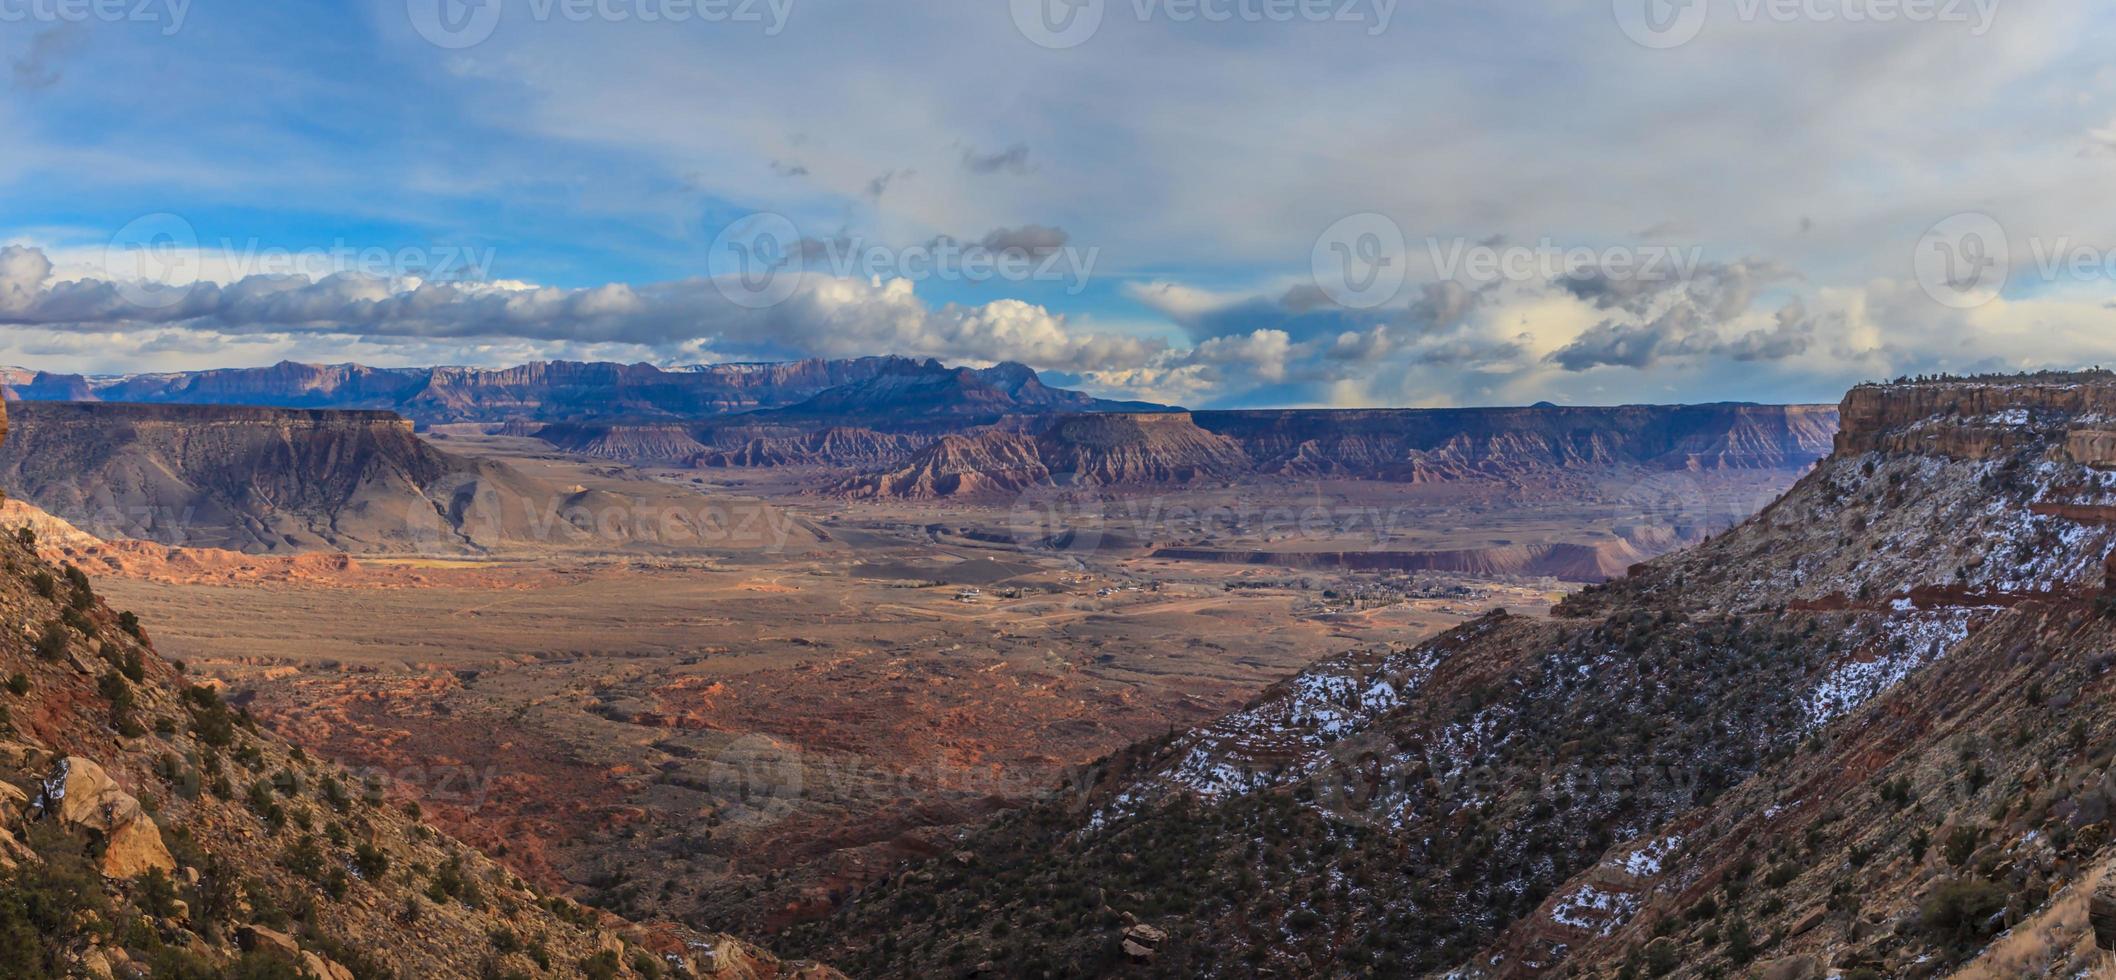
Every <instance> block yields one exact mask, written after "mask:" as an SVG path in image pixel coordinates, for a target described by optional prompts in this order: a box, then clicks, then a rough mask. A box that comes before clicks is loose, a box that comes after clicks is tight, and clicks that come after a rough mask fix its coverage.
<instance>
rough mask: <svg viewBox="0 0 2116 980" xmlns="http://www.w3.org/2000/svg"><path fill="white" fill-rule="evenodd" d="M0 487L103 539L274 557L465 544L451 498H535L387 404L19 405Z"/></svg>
mask: <svg viewBox="0 0 2116 980" xmlns="http://www.w3.org/2000/svg"><path fill="white" fill-rule="evenodd" d="M14 415H15V419H14V424H15V429H14V432H13V434H12V437H11V438H9V439H8V440H7V443H6V444H5V445H4V446H0V487H5V488H6V490H7V491H8V492H10V493H13V494H15V495H17V496H20V497H22V498H23V499H26V500H28V501H30V502H32V503H35V504H36V505H38V506H39V507H42V508H43V509H45V510H47V511H50V512H51V513H52V514H54V515H56V516H58V517H60V518H63V519H65V520H68V521H71V522H73V523H75V524H77V525H80V526H81V527H83V528H84V529H87V530H89V531H90V532H91V533H94V534H97V535H98V536H101V537H113V538H138V539H142V540H149V541H156V542H159V543H163V544H172V545H189V546H197V547H211V548H226V549H229V550H236V551H256V552H278V551H301V550H313V549H330V550H349V551H400V550H444V551H446V550H463V549H474V548H477V547H481V546H487V545H490V544H492V543H493V541H491V540H485V541H479V540H473V539H472V538H470V537H466V536H465V534H466V532H469V531H472V530H475V532H476V534H477V535H483V536H485V537H487V538H491V537H494V536H496V535H498V534H501V533H503V532H504V529H503V528H477V529H471V528H468V527H466V526H465V524H464V514H463V513H462V511H461V509H460V508H459V507H458V504H459V503H460V501H459V500H458V498H459V497H462V496H464V495H466V494H467V495H476V494H478V493H481V492H482V493H488V494H507V495H512V496H522V497H525V498H527V497H535V496H537V495H538V494H539V493H541V491H540V490H539V488H536V487H534V486H532V485H531V484H530V483H529V482H528V481H526V480H524V479H523V478H522V477H521V476H520V474H518V473H514V472H513V471H511V470H509V469H507V468H505V467H499V466H495V465H493V464H489V463H482V462H477V461H472V460H467V459H463V458H461V457H457V456H453V455H450V454H448V453H444V452H441V451H439V450H437V449H435V448H433V447H432V446H431V445H428V444H427V443H426V442H425V441H424V440H422V439H420V438H419V437H418V436H417V435H415V434H414V433H413V432H412V426H411V423H409V422H407V421H405V420H404V419H402V418H399V417H397V416H396V415H394V414H391V413H387V412H342V411H312V410H293V409H273V408H249V407H230V406H182V405H155V406H141V405H116V404H74V403H17V404H16V405H15V411H14Z"/></svg>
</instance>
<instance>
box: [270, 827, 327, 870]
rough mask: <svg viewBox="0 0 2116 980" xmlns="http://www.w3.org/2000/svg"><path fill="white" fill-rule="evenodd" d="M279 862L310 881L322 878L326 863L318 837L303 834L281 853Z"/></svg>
mask: <svg viewBox="0 0 2116 980" xmlns="http://www.w3.org/2000/svg"><path fill="white" fill-rule="evenodd" d="M279 863H280V864H282V865H284V866H286V869H287V870H288V871H292V872H294V873H295V874H298V875H300V876H302V877H303V878H307V879H309V880H310V881H318V880H321V879H322V877H323V865H324V858H323V847H322V846H321V845H319V844H317V843H316V838H314V837H311V836H309V835H307V834H303V835H302V836H301V837H300V838H298V839H296V840H295V841H294V842H293V843H292V844H288V845H287V848H286V851H285V852H284V853H283V854H281V855H280V858H279Z"/></svg>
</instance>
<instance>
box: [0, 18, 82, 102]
mask: <svg viewBox="0 0 2116 980" xmlns="http://www.w3.org/2000/svg"><path fill="white" fill-rule="evenodd" d="M86 41H87V35H86V33H85V32H84V31H83V29H82V28H81V27H80V26H78V25H75V24H61V25H59V26H57V27H54V28H51V29H49V30H43V31H38V32H37V33H36V35H35V36H33V37H31V38H30V41H29V51H28V52H27V53H25V54H23V56H22V57H20V58H17V59H15V60H14V63H13V66H12V67H13V68H14V87H15V90H16V91H19V92H36V91H41V90H43V89H48V88H51V87H52V86H54V85H57V84H59V81H60V80H61V79H62V78H64V77H65V71H64V69H63V68H62V67H61V65H62V63H63V62H65V61H66V59H67V58H68V57H70V56H71V55H73V53H74V52H76V51H79V50H80V49H81V46H82V45H83V44H84V43H85V42H86Z"/></svg>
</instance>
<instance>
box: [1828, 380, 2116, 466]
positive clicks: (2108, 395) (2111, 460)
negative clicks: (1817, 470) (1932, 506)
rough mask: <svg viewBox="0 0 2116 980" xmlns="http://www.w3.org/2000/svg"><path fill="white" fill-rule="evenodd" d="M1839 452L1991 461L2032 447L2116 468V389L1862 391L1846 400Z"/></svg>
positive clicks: (2050, 385) (2083, 385) (1914, 387)
mask: <svg viewBox="0 0 2116 980" xmlns="http://www.w3.org/2000/svg"><path fill="white" fill-rule="evenodd" d="M1842 418H1843V428H1842V430H1841V431H1840V432H1839V433H1838V435H1837V443H1836V444H1837V449H1838V451H1839V452H1870V451H1877V450H1878V451H1887V452H1922V453H1931V454H1934V455H1941V456H1947V457H1950V458H1954V459H1989V458H1992V457H1995V456H1999V455H2003V454H2006V453H2009V452H2011V451H2013V450H2015V449H2017V448H2020V447H2022V446H2027V445H2031V444H2032V445H2039V446H2044V447H2047V448H2048V449H2049V450H2050V451H2051V452H2052V453H2053V454H2058V455H2061V456H2062V457H2063V458H2065V459H2068V460H2070V461H2072V462H2076V463H2084V464H2086V465H2090V466H2111V465H2116V383H2111V382H2109V381H2106V380H2104V381H2091V380H2084V379H2082V380H2070V381H2043V380H2034V381H2019V382H2007V381H1979V382H1960V383H1953V384H1942V383H1924V384H1903V385H1861V386H1859V387H1857V388H1854V389H1852V390H1851V391H1850V392H1849V393H1847V394H1846V395H1845V396H1844V404H1843V407H1842Z"/></svg>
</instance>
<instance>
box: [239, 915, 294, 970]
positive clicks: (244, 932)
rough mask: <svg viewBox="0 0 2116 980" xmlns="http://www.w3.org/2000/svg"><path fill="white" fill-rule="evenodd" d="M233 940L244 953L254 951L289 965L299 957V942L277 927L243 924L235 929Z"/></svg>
mask: <svg viewBox="0 0 2116 980" xmlns="http://www.w3.org/2000/svg"><path fill="white" fill-rule="evenodd" d="M235 942H236V945H239V946H241V947H242V951H243V952H245V953H256V954H257V955H259V956H263V957H268V958H270V959H275V960H278V961H280V962H282V963H287V964H289V965H292V964H294V963H296V962H298V961H299V960H300V959H301V944H300V943H297V942H295V941H294V937H292V936H289V935H287V934H286V933H283V932H280V931H279V930H277V929H267V928H265V927H264V926H259V925H248V926H244V927H242V928H241V929H237V930H236V931H235Z"/></svg>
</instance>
